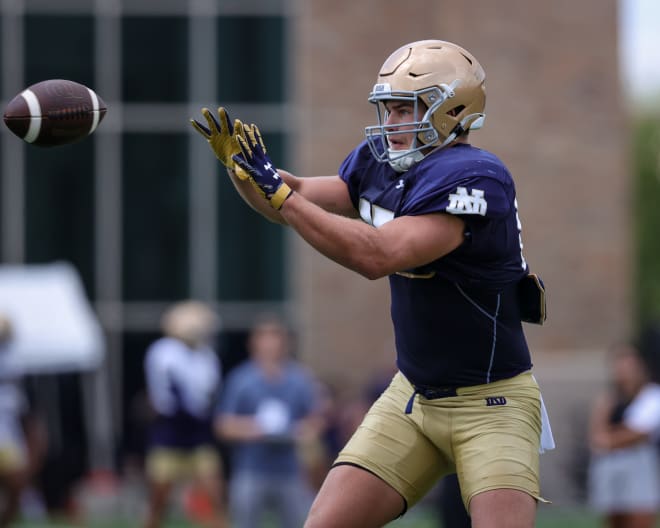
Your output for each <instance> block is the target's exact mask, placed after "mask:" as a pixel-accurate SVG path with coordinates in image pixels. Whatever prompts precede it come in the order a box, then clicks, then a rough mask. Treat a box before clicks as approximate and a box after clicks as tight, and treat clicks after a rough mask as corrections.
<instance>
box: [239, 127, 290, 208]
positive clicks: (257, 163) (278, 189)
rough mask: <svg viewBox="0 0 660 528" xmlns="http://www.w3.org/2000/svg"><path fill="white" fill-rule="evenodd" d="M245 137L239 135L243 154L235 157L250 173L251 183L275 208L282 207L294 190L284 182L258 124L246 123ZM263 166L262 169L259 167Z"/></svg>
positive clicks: (240, 165) (244, 128)
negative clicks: (269, 153) (270, 155)
mask: <svg viewBox="0 0 660 528" xmlns="http://www.w3.org/2000/svg"><path fill="white" fill-rule="evenodd" d="M243 130H244V133H245V137H239V138H238V143H239V146H240V147H241V154H240V155H236V156H234V157H233V159H234V161H235V162H236V164H237V165H238V166H239V167H241V168H242V169H243V170H245V171H246V172H247V173H248V175H249V180H250V183H251V184H252V185H253V186H254V188H255V189H256V190H257V191H258V192H259V193H260V194H261V195H262V196H263V197H264V198H266V199H267V200H268V201H269V202H270V205H271V206H273V208H275V209H278V210H279V209H280V208H281V207H282V204H283V203H284V202H285V200H286V199H287V198H288V197H289V196H291V194H292V193H293V191H292V190H291V188H290V187H289V186H288V185H287V184H286V183H284V180H282V178H281V177H280V175H279V174H278V173H277V170H275V166H274V165H273V162H272V160H271V159H270V157H269V156H268V154H266V146H265V145H264V142H263V139H262V138H261V134H260V133H259V129H258V128H257V126H256V125H244V126H243ZM259 167H262V169H259Z"/></svg>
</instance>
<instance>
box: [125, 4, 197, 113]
mask: <svg viewBox="0 0 660 528" xmlns="http://www.w3.org/2000/svg"><path fill="white" fill-rule="evenodd" d="M122 37H123V38H122V81H123V98H124V100H126V101H128V102H151V101H159V102H185V101H186V97H187V93H188V91H187V85H188V65H187V61H188V22H187V20H186V19H185V18H182V17H167V16H163V17H126V18H124V19H123V26H122ZM203 52H204V50H200V53H203Z"/></svg>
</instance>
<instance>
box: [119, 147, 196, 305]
mask: <svg viewBox="0 0 660 528" xmlns="http://www.w3.org/2000/svg"><path fill="white" fill-rule="evenodd" d="M187 139H188V136H187V135H186V134H126V135H125V136H124V140H123V149H124V159H123V171H122V173H123V183H122V193H123V204H124V210H123V220H124V225H123V240H124V250H123V266H124V273H123V276H124V297H125V298H126V299H127V300H147V299H148V300H170V299H172V300H173V299H180V298H183V297H185V296H187V292H188V283H187V277H188V165H187V164H188V158H187V148H186V147H187Z"/></svg>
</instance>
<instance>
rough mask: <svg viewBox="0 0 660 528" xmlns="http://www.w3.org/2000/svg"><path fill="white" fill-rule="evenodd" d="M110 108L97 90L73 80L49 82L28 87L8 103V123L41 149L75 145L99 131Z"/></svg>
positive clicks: (6, 122) (10, 128)
mask: <svg viewBox="0 0 660 528" xmlns="http://www.w3.org/2000/svg"><path fill="white" fill-rule="evenodd" d="M106 111H107V107H106V104H105V102H104V101H103V99H101V98H100V97H99V96H98V95H96V93H95V92H94V90H92V89H90V88H88V87H87V86H84V85H82V84H79V83H77V82H74V81H68V80H65V79H49V80H47V81H41V82H38V83H36V84H33V85H32V86H29V87H28V88H26V89H25V90H23V91H22V92H21V93H19V94H18V95H17V96H16V97H14V98H13V99H12V100H11V101H9V103H8V104H7V108H6V109H5V113H4V116H3V118H4V120H5V124H6V125H7V127H8V128H9V130H11V131H12V132H13V133H14V134H16V135H17V136H18V137H19V138H21V139H22V140H24V141H26V142H27V143H30V144H31V145H37V146H39V147H54V146H57V145H65V144H68V143H74V142H76V141H80V140H81V139H83V138H85V137H87V136H88V135H89V134H91V133H92V132H94V130H96V127H98V125H99V123H100V122H101V121H102V120H103V117H104V116H105V113H106Z"/></svg>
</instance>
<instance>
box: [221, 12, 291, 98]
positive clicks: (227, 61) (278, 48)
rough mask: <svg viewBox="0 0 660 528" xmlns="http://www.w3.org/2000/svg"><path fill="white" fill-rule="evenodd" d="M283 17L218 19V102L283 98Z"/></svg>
mask: <svg viewBox="0 0 660 528" xmlns="http://www.w3.org/2000/svg"><path fill="white" fill-rule="evenodd" d="M284 31H285V27H284V18H283V17H275V16H270V17H256V16H250V17H239V16H237V17H224V18H223V17H220V18H218V45H217V49H218V50H219V61H220V64H219V65H218V101H233V102H250V103H252V102H254V103H257V102H258V103H278V102H282V101H283V100H284V81H285V78H284V77H285V75H284V64H285V62H284V60H285V53H284V51H285V50H284Z"/></svg>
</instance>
